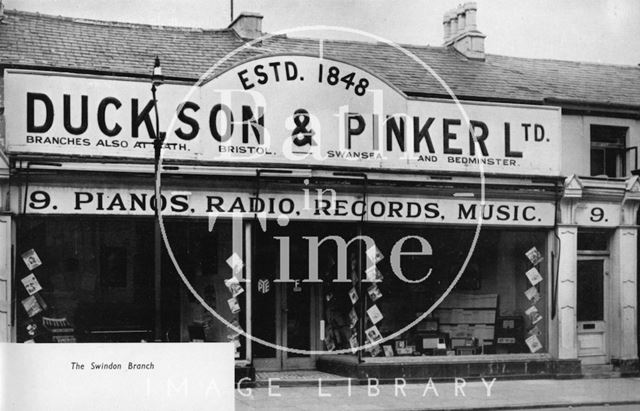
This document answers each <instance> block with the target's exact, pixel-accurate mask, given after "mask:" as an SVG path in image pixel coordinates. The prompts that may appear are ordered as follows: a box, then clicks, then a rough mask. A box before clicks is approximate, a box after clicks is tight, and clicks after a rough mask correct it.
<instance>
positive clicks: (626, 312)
mask: <svg viewBox="0 0 640 411" xmlns="http://www.w3.org/2000/svg"><path fill="white" fill-rule="evenodd" d="M612 243H613V244H612V247H611V248H612V251H613V253H612V259H614V261H612V266H613V267H616V268H617V269H616V270H611V273H610V276H611V278H610V281H611V282H610V284H611V297H612V298H611V311H610V313H611V315H612V317H613V318H612V327H611V328H610V330H611V331H612V335H611V337H612V338H610V339H609V341H610V343H611V356H612V357H613V358H617V359H621V360H629V359H637V358H638V348H637V345H638V344H637V337H638V336H637V332H636V327H637V323H636V315H637V297H636V294H637V288H636V276H637V267H638V259H637V244H638V229H637V228H636V227H635V226H626V227H625V226H622V227H618V228H617V229H616V231H615V234H614V235H613V240H612Z"/></svg>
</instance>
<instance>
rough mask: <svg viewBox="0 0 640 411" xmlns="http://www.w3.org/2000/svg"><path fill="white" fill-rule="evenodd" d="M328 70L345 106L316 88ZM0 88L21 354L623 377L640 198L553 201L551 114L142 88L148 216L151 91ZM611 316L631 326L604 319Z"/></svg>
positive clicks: (77, 83)
mask: <svg viewBox="0 0 640 411" xmlns="http://www.w3.org/2000/svg"><path fill="white" fill-rule="evenodd" d="M257 67H283V68H286V67H289V69H288V71H286V70H285V71H284V72H283V73H288V74H287V76H289V77H290V79H289V80H288V81H286V82H285V81H282V82H271V83H269V82H266V81H265V82H264V83H263V82H258V81H257V80H258V79H261V78H262V77H257V78H256V79H254V78H253V77H251V76H250V75H249V74H247V73H260V70H258V69H257ZM330 69H331V70H332V72H333V71H338V72H340V73H344V74H349V76H350V77H349V78H350V79H351V80H353V81H354V83H355V84H357V85H359V88H356V87H353V88H350V87H335V84H331V82H330V83H329V84H325V82H324V80H325V77H323V76H324V75H326V72H324V71H323V70H330ZM256 70H258V71H256ZM294 73H295V75H294ZM323 73H324V74H323ZM305 75H306V77H305ZM283 76H284V74H283ZM283 78H284V77H283ZM303 78H314V79H315V78H319V79H320V81H318V82H315V81H314V82H311V81H304V80H303ZM254 80H255V81H254ZM363 80H366V81H363ZM4 82H5V90H6V97H5V105H6V109H5V116H6V119H7V121H6V122H7V151H8V154H9V156H10V160H11V171H12V175H11V178H10V181H9V203H10V207H9V210H10V212H11V215H12V219H11V226H12V228H11V233H12V234H10V231H7V238H10V237H12V239H11V240H10V241H9V242H10V244H11V245H12V246H13V248H14V250H15V251H14V253H15V270H14V279H15V280H14V282H13V285H11V284H10V286H11V290H12V291H13V294H14V298H13V300H14V301H16V303H15V304H13V305H12V306H11V307H12V309H13V312H12V313H13V319H14V322H13V324H14V326H13V327H10V329H11V330H12V331H13V333H14V336H13V339H15V340H16V341H19V342H41V341H55V342H97V341H101V342H124V341H127V342H133V341H173V342H232V343H233V344H234V345H235V347H236V360H237V364H238V367H239V368H241V367H245V368H247V369H256V370H282V369H285V370H287V369H314V368H317V369H321V370H325V371H330V372H335V373H338V374H343V375H349V376H356V377H362V378H365V376H367V375H370V376H376V375H377V376H381V377H385V376H391V375H394V373H395V374H396V375H397V372H398V371H399V370H404V371H402V372H405V373H406V376H407V378H428V377H445V376H452V375H456V376H465V375H468V376H472V375H495V376H498V375H512V376H513V375H531V374H535V375H556V376H558V375H576V374H578V373H579V366H580V361H582V362H583V363H587V362H602V361H604V362H609V361H613V360H632V359H633V358H634V356H635V358H637V353H636V352H635V351H634V352H632V351H633V350H634V349H635V346H633V347H632V346H631V345H628V344H627V343H626V342H623V343H617V342H616V341H615V339H614V338H613V336H614V335H616V333H617V332H619V331H621V330H623V331H624V332H628V328H627V327H628V324H626V323H627V322H630V321H631V322H635V318H636V317H635V300H634V301H633V302H630V301H628V299H629V298H635V295H633V296H631V295H627V294H626V293H627V291H626V287H625V284H627V282H629V281H632V280H633V281H635V271H634V270H635V266H633V267H632V266H631V265H625V264H623V262H622V259H623V257H622V256H627V255H628V254H627V251H628V249H629V247H634V250H635V247H636V243H635V242H633V241H635V235H636V234H635V221H632V220H628V218H629V217H628V216H627V214H629V215H631V214H630V213H632V211H627V209H628V208H629V207H634V206H633V204H636V203H635V196H636V182H635V180H634V182H630V183H627V184H626V185H625V183H624V182H623V183H620V184H621V185H620V184H618V185H620V186H619V187H618V186H615V187H613V186H612V190H613V191H615V193H614V194H611V193H600V194H602V195H603V196H604V197H602V198H600V197H594V196H593V195H595V194H594V193H593V192H589V190H586V191H584V190H583V191H581V190H582V185H583V183H581V182H579V181H578V180H571V179H568V180H567V181H565V178H564V177H563V176H562V175H561V172H560V170H561V155H560V153H561V148H562V146H561V142H560V129H561V128H560V121H561V112H560V109H559V108H558V107H549V106H527V105H515V104H506V103H505V104H496V103H485V102H463V103H464V104H462V107H460V106H458V105H456V104H455V103H454V102H452V101H450V100H445V99H431V98H424V97H408V96H407V95H405V94H404V93H402V92H400V91H398V90H397V89H396V88H395V87H393V86H391V85H389V84H388V83H387V82H385V81H383V80H381V79H379V78H377V77H375V76H373V75H372V74H371V73H369V72H367V71H364V70H362V69H360V68H357V67H354V66H351V65H348V64H346V63H342V62H338V61H332V60H328V59H317V58H315V57H310V56H298V55H286V56H272V57H265V58H261V59H256V60H251V61H248V62H244V63H242V64H240V65H238V66H236V67H234V68H232V69H229V70H228V71H226V72H225V73H223V74H221V75H219V76H218V77H216V78H215V79H214V80H211V81H209V82H204V83H203V84H200V85H198V86H197V87H196V89H195V91H193V90H192V89H191V86H190V85H189V84H185V83H179V82H175V83H170V84H164V85H162V87H161V88H160V89H159V92H158V106H157V109H158V112H159V118H160V129H161V130H167V140H166V141H165V143H164V147H163V148H164V150H163V158H162V164H161V165H160V168H161V170H162V173H161V176H162V178H161V197H160V198H158V200H156V196H155V193H154V185H155V183H156V179H155V178H154V176H153V168H154V164H153V163H152V159H153V146H152V139H151V137H153V135H154V124H153V121H152V113H153V111H152V110H153V109H154V108H155V106H154V104H153V101H152V100H150V98H149V91H148V84H147V83H146V82H143V81H140V80H136V79H125V78H118V79H116V78H111V77H108V76H90V75H82V76H81V75H66V74H61V73H43V72H33V71H25V70H13V69H12V70H6V71H5V77H4ZM265 83H266V84H265ZM225 93H226V94H225ZM185 96H186V97H185ZM282 96H296V98H286V99H283V98H282ZM318 96H322V98H318ZM174 114H175V117H174ZM467 120H469V121H468V122H467ZM613 191H612V192H613ZM583 192H588V194H587V195H584V196H583ZM592 194H593V195H592ZM578 198H580V199H583V200H577V199H578ZM599 201H602V202H603V203H604V204H603V205H599V203H598V202H599ZM585 204H586V207H587V211H584V210H583V208H584V207H585ZM156 207H158V208H160V209H161V216H162V225H161V226H157V222H156V219H155V217H154V212H155V209H156ZM589 207H590V208H589ZM616 207H617V208H616ZM636 209H637V207H636ZM622 210H625V211H624V212H623V211H622ZM585 212H586V214H585ZM616 213H618V215H622V214H624V216H625V217H624V219H623V220H621V219H620V218H618V219H615V218H612V217H609V216H610V215H616ZM620 213H622V214H620ZM605 216H606V217H605ZM583 220H584V221H583ZM625 224H629V225H630V226H631V225H634V228H631V227H626V226H625ZM156 229H157V230H159V231H160V232H161V233H162V237H163V241H162V242H161V243H160V245H158V244H157V243H156V242H155V235H154V233H155V230H156ZM605 237H606V238H608V239H609V240H608V242H607V243H606V247H605V248H603V247H604V246H603V245H602V244H601V243H599V242H598V240H601V239H602V238H605ZM631 237H633V241H631ZM634 253H635V251H634ZM634 255H635V254H634ZM634 261H635V260H634ZM612 272H616V273H619V274H616V276H617V277H615V278H616V279H615V280H613V279H611V278H612V276H609V274H608V273H612ZM617 296H621V299H620V301H626V303H624V304H626V305H621V306H620V307H619V308H620V309H621V312H622V313H623V314H624V313H627V312H629V310H632V311H633V312H629V313H627V314H624V315H622V317H620V316H619V313H618V312H614V311H611V310H613V309H609V308H607V307H612V304H611V302H612V301H618V300H617V298H618V297H617ZM613 306H615V307H618V306H617V305H615V304H613ZM213 313H215V315H213ZM216 317H217V318H216ZM631 330H632V332H635V331H633V330H635V329H634V328H633V327H632V328H631ZM624 341H627V340H626V338H625V339H624ZM625 344H626V345H625ZM442 364H446V367H442Z"/></svg>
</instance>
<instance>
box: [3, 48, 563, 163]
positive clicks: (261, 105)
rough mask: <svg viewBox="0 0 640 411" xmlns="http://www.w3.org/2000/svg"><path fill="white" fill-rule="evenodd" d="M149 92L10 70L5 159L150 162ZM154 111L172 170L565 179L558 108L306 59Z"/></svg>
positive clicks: (210, 87) (264, 63)
mask: <svg viewBox="0 0 640 411" xmlns="http://www.w3.org/2000/svg"><path fill="white" fill-rule="evenodd" d="M423 75H425V76H426V75H428V74H427V72H426V71H425V73H424V74H423ZM149 87H150V86H149V82H148V81H147V80H140V79H126V78H113V77H97V76H88V75H84V76H81V75H69V74H59V73H46V72H33V71H31V72H29V71H20V70H13V69H12V70H7V72H6V73H5V107H6V108H5V118H6V129H7V133H6V135H7V149H8V151H9V152H10V153H13V154H20V153H22V154H28V155H33V154H46V155H52V154H53V155H60V156H72V157H81V158H87V159H89V158H107V159H108V158H112V159H113V158H118V159H120V160H121V159H128V160H129V161H130V162H133V161H137V160H140V159H150V158H152V157H153V144H152V138H151V137H152V136H153V135H154V133H155V132H154V127H155V115H154V111H153V101H152V99H151V93H150V90H149ZM443 94H445V91H444V89H443ZM158 108H159V118H160V129H161V130H162V131H165V132H166V133H167V139H166V141H165V144H164V150H163V158H164V161H167V162H169V161H174V162H178V163H181V162H189V163H191V164H193V163H194V162H195V164H234V165H235V164H245V165H261V166H262V165H276V166H293V167H295V166H302V167H309V166H331V167H340V168H352V167H357V168H361V169H377V170H411V171H446V172H469V173H478V172H479V171H480V170H481V168H482V171H484V172H486V173H491V174H502V175H536V176H558V175H559V174H560V159H561V144H560V118H561V115H560V110H559V108H557V107H545V106H525V105H508V104H488V103H477V102H473V103H471V102H463V104H461V105H460V106H458V105H456V103H454V102H453V101H452V100H445V99H439V100H435V99H432V100H428V99H417V98H413V97H407V96H406V95H405V94H404V93H402V92H401V91H399V90H398V89H396V88H395V87H393V86H392V85H390V84H389V83H387V82H385V81H384V80H382V79H379V78H377V77H375V76H374V75H372V74H371V73H369V72H367V71H364V70H362V69H360V68H357V67H354V66H352V65H349V64H346V63H343V62H338V61H332V60H328V59H320V58H317V57H311V56H294V55H284V56H270V57H264V58H260V59H256V60H251V61H247V62H244V63H242V64H240V65H238V66H236V67H234V68H231V69H229V70H227V71H225V72H223V73H221V74H220V75H217V76H215V77H213V78H212V79H211V80H208V81H203V82H200V83H199V84H197V85H195V86H192V85H191V84H177V83H167V84H163V85H162V86H161V87H159V89H158ZM461 108H463V109H464V110H461ZM466 116H468V117H466ZM467 120H469V121H470V122H467ZM470 129H471V130H470ZM470 131H472V132H473V134H474V136H475V138H471V137H470Z"/></svg>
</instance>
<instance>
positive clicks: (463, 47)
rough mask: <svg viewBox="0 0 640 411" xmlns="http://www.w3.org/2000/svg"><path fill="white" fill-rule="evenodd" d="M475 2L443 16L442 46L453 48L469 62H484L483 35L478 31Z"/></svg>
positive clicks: (465, 4)
mask: <svg viewBox="0 0 640 411" xmlns="http://www.w3.org/2000/svg"><path fill="white" fill-rule="evenodd" d="M477 11H478V6H477V5H476V3H475V2H469V3H464V5H460V6H458V7H457V8H456V9H453V10H450V11H449V12H447V13H445V14H444V18H443V20H442V24H443V27H444V46H445V47H453V48H454V49H456V50H457V51H458V52H460V53H461V54H462V55H464V56H465V57H467V58H468V59H470V60H484V39H485V37H486V36H485V35H484V34H482V33H481V32H480V31H478V26H477V23H476V15H477Z"/></svg>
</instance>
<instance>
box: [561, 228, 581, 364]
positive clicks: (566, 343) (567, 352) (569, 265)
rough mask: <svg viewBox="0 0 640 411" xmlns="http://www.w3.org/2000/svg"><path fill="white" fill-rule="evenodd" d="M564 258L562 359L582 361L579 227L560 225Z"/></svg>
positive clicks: (562, 264) (562, 259) (562, 281)
mask: <svg viewBox="0 0 640 411" xmlns="http://www.w3.org/2000/svg"><path fill="white" fill-rule="evenodd" d="M557 234H558V238H560V255H559V262H558V296H557V299H558V300H557V309H558V311H557V312H558V358H560V359H568V358H578V338H577V331H576V326H577V324H576V301H577V298H576V293H577V288H576V284H577V282H576V280H577V265H578V263H577V260H578V227H577V226H575V225H558V228H557Z"/></svg>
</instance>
